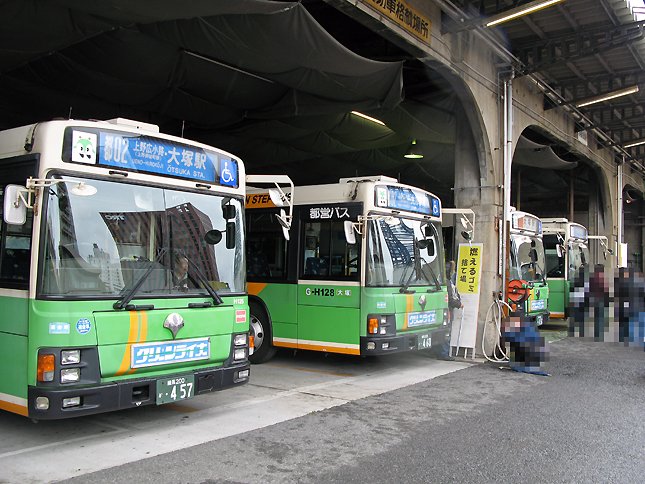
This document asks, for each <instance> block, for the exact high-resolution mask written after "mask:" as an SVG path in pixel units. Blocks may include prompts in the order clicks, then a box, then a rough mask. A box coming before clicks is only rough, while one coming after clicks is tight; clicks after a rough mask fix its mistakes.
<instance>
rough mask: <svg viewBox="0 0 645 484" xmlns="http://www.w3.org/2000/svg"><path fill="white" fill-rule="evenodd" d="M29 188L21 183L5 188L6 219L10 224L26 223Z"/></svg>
mask: <svg viewBox="0 0 645 484" xmlns="http://www.w3.org/2000/svg"><path fill="white" fill-rule="evenodd" d="M26 192H27V189H26V188H25V187H23V186H20V185H7V186H6V187H5V189H4V221H5V222H6V223H7V224H10V225H24V224H25V222H26V221H27V201H26V200H25V197H24V195H23V194H24V193H26Z"/></svg>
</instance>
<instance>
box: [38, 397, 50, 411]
mask: <svg viewBox="0 0 645 484" xmlns="http://www.w3.org/2000/svg"><path fill="white" fill-rule="evenodd" d="M36 409H38V410H49V398H47V397H36Z"/></svg>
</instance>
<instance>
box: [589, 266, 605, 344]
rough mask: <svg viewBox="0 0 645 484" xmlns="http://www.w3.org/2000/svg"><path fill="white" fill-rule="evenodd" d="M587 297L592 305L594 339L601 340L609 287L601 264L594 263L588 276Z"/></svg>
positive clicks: (603, 331) (603, 333)
mask: <svg viewBox="0 0 645 484" xmlns="http://www.w3.org/2000/svg"><path fill="white" fill-rule="evenodd" d="M589 299H590V301H589V302H590V303H591V306H592V307H593V322H594V326H593V327H594V332H593V336H594V340H596V341H603V340H604V335H605V329H606V326H607V321H606V314H605V312H606V311H607V309H608V308H609V287H608V286H607V279H606V278H605V267H604V266H603V265H602V264H596V267H595V268H594V271H593V274H591V276H590V277H589Z"/></svg>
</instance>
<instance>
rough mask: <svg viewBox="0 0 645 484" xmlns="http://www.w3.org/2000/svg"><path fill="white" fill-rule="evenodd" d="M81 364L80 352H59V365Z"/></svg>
mask: <svg viewBox="0 0 645 484" xmlns="http://www.w3.org/2000/svg"><path fill="white" fill-rule="evenodd" d="M80 362H81V350H63V351H61V352H60V363H61V365H75V364H78V363H80Z"/></svg>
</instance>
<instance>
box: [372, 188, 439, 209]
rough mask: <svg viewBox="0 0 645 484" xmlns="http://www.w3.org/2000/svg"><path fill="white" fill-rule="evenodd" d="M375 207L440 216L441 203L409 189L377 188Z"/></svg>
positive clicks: (426, 194) (419, 191)
mask: <svg viewBox="0 0 645 484" xmlns="http://www.w3.org/2000/svg"><path fill="white" fill-rule="evenodd" d="M375 196H376V206H377V207H383V208H390V209H392V210H405V211H406V212H413V213H421V214H423V215H432V216H433V217H440V216H441V201H440V200H439V198H438V197H435V196H434V195H430V194H428V193H426V192H424V191H421V190H415V189H412V188H409V187H395V186H377V187H376V193H375Z"/></svg>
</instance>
